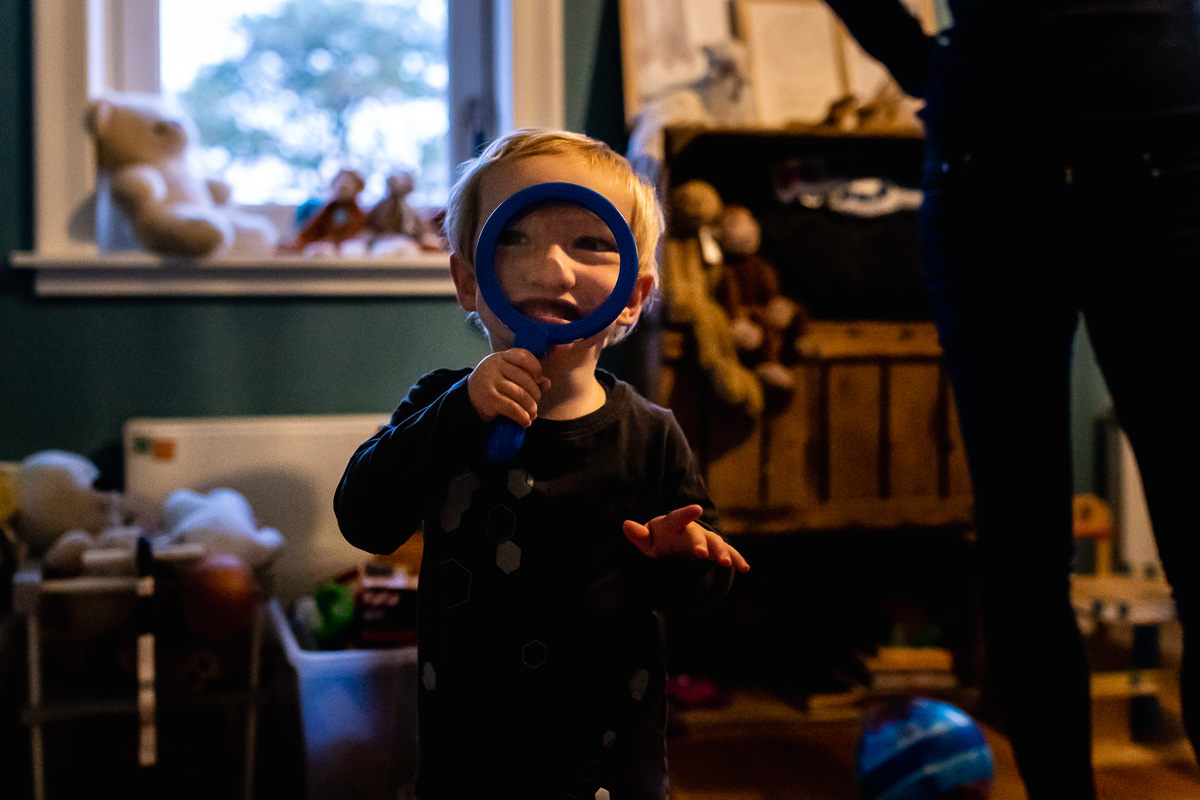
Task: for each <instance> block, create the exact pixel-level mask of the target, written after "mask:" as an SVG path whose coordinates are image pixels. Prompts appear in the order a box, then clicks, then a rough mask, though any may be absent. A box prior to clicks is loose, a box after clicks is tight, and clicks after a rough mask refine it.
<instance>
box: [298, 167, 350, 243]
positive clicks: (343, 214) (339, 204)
mask: <svg viewBox="0 0 1200 800" xmlns="http://www.w3.org/2000/svg"><path fill="white" fill-rule="evenodd" d="M365 186H366V182H365V181H364V180H363V176H362V175H361V174H360V173H359V172H357V171H356V170H352V169H343V170H339V171H338V173H337V175H334V176H333V181H332V182H331V183H330V189H331V195H332V196H331V197H330V199H329V201H328V202H327V203H325V205H324V206H322V207H321V209H320V210H319V211H317V212H316V213H315V214H313V215H312V216H311V217H309V218H308V219H307V220H305V221H304V223H303V226H302V227H301V228H300V232H299V233H297V234H296V238H295V240H294V241H293V242H292V244H291V246H290V248H288V249H289V250H290V251H291V252H295V253H300V254H301V255H304V256H308V257H310V258H328V257H334V256H338V255H356V256H361V255H364V254H365V253H366V249H367V243H366V235H367V214H366V212H365V211H363V210H362V208H361V207H360V206H359V204H358V196H359V195H360V194H361V193H362V190H363V188H364V187H365Z"/></svg>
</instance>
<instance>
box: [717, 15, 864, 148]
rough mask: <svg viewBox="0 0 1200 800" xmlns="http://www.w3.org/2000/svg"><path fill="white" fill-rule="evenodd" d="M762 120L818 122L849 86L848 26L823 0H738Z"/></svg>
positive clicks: (767, 123) (796, 123)
mask: <svg viewBox="0 0 1200 800" xmlns="http://www.w3.org/2000/svg"><path fill="white" fill-rule="evenodd" d="M737 20H738V29H739V32H740V34H741V36H742V38H743V39H744V41H745V43H746V47H747V50H748V51H749V61H750V63H749V67H750V75H751V85H752V86H753V88H754V95H755V102H756V105H757V107H758V117H759V124H761V125H763V126H765V127H787V126H799V125H816V124H818V123H820V122H822V121H823V120H824V119H825V117H826V116H827V114H828V113H829V109H830V106H832V104H833V103H834V102H836V101H837V100H839V99H841V98H843V97H845V96H846V95H847V94H848V90H849V75H848V73H847V67H846V55H845V51H846V42H845V39H844V38H843V27H842V25H841V23H840V21H839V20H838V18H837V17H836V16H835V15H834V13H833V12H832V11H831V10H830V9H829V6H827V5H826V4H825V3H824V2H823V0H738V2H737Z"/></svg>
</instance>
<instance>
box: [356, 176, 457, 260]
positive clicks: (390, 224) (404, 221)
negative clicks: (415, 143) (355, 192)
mask: <svg viewBox="0 0 1200 800" xmlns="http://www.w3.org/2000/svg"><path fill="white" fill-rule="evenodd" d="M414 188H415V182H414V180H413V175H412V173H411V172H408V171H405V170H397V171H395V172H393V173H391V174H390V175H388V177H387V194H386V195H384V197H383V199H381V200H380V201H379V202H378V203H376V204H375V206H374V207H373V208H372V209H371V211H370V212H369V213H368V214H367V229H368V231H369V232H370V248H371V253H372V254H373V255H389V254H392V253H414V252H421V251H436V250H442V249H443V243H442V239H441V237H440V236H439V235H438V233H437V230H436V229H435V227H434V225H433V224H432V223H431V222H429V221H428V220H426V219H425V218H424V217H422V216H421V213H420V212H419V211H417V209H415V208H413V206H412V205H411V204H410V203H409V202H408V196H409V195H410V194H412V192H413V189H414Z"/></svg>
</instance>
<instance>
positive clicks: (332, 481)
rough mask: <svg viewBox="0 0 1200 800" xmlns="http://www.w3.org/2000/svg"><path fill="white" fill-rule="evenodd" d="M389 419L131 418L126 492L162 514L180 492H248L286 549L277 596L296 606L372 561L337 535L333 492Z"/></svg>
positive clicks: (278, 572) (126, 443) (279, 562)
mask: <svg viewBox="0 0 1200 800" xmlns="http://www.w3.org/2000/svg"><path fill="white" fill-rule="evenodd" d="M388 418H389V415H388V414H347V415H328V416H304V417H299V416H278V417H208V418H195V419H131V420H129V421H128V422H127V423H126V424H125V430H124V437H123V438H124V451H125V492H126V494H127V495H128V496H129V497H130V499H131V500H132V501H133V502H135V503H139V504H152V506H151V507H155V508H160V509H161V506H162V501H163V500H165V499H166V497H167V496H168V495H169V494H170V493H171V492H173V491H175V490H177V489H191V490H192V491H196V492H208V491H211V490H212V489H217V488H229V489H235V490H237V491H238V492H241V493H242V494H243V495H244V496H245V497H246V500H247V501H248V502H249V503H250V506H251V508H252V509H253V510H254V514H255V517H256V519H257V522H258V525H259V527H266V528H275V529H276V530H278V531H279V532H280V533H281V534H283V538H284V547H283V550H282V552H281V553H280V555H279V558H278V560H277V562H276V564H275V570H274V576H275V594H276V596H278V597H279V598H280V599H281V600H282V601H284V602H288V601H291V600H293V599H295V598H297V597H300V596H303V595H307V594H312V592H313V589H315V588H316V586H317V584H318V583H319V582H321V581H322V580H325V579H328V578H331V577H333V576H335V575H337V574H338V573H339V572H341V571H343V570H345V569H348V568H350V567H353V566H355V565H357V564H358V563H359V562H360V561H362V559H364V558H365V557H366V555H365V554H364V553H363V552H362V551H360V550H357V549H355V548H354V547H351V546H350V545H349V544H347V543H346V541H345V540H344V539H343V538H342V535H341V533H340V532H339V531H338V527H337V521H336V519H335V518H334V515H333V493H334V490H335V489H336V488H337V484H338V480H339V479H340V478H341V476H342V471H343V470H344V469H345V468H346V462H347V461H348V460H349V459H350V456H351V455H352V454H353V453H354V450H355V448H357V447H358V445H360V444H361V443H362V442H364V441H365V440H366V439H368V438H369V437H370V436H371V435H372V434H373V433H374V432H375V431H377V430H378V429H379V426H380V425H382V424H384V423H386V422H387V421H388Z"/></svg>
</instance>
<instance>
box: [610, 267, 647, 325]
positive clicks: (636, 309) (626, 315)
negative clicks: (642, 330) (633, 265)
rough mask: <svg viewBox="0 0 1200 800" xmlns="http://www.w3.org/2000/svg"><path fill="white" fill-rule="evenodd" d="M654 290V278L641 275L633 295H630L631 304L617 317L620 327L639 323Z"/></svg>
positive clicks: (626, 305)
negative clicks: (643, 309) (639, 318)
mask: <svg viewBox="0 0 1200 800" xmlns="http://www.w3.org/2000/svg"><path fill="white" fill-rule="evenodd" d="M653 290H654V276H653V275H641V276H639V277H638V279H637V282H636V283H634V284H633V293H632V294H630V295H629V302H628V303H626V304H625V308H623V309H621V313H620V314H619V315H618V316H617V323H618V324H620V325H632V324H633V323H635V322H637V321H638V317H640V316H641V314H642V308H643V307H644V306H645V305H646V300H648V299H649V298H650V292H651V291H653Z"/></svg>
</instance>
